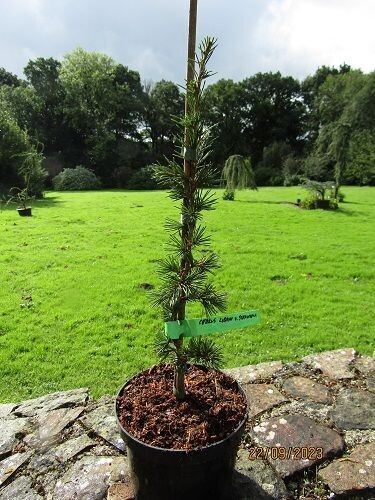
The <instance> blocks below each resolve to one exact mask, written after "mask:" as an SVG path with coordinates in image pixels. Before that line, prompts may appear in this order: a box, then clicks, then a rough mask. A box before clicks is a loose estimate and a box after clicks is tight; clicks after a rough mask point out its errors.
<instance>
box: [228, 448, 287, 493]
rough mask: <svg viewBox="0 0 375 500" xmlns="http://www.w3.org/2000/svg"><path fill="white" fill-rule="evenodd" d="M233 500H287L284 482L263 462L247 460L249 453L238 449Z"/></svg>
mask: <svg viewBox="0 0 375 500" xmlns="http://www.w3.org/2000/svg"><path fill="white" fill-rule="evenodd" d="M234 498H235V500H248V499H250V498H254V499H257V500H271V499H275V500H279V499H282V498H287V490H286V487H285V484H284V482H283V481H282V480H281V479H280V478H279V476H278V475H277V474H276V472H275V471H274V470H273V469H272V468H271V467H270V466H269V465H268V464H267V462H265V461H263V460H249V452H248V451H246V450H243V449H240V450H239V451H238V454H237V461H236V472H235V475H234Z"/></svg>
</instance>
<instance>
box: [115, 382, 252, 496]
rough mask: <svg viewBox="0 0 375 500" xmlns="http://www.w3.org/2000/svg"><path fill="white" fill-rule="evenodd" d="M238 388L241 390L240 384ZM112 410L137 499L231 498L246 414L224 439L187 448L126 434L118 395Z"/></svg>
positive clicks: (120, 393) (119, 394)
mask: <svg viewBox="0 0 375 500" xmlns="http://www.w3.org/2000/svg"><path fill="white" fill-rule="evenodd" d="M129 382H130V381H129ZM129 382H127V383H126V384H125V385H124V386H123V387H122V388H121V389H120V391H119V393H118V395H117V397H119V396H121V395H122V393H123V391H124V389H125V387H126V385H127V384H128V383H129ZM239 389H240V391H241V392H242V393H243V390H242V388H241V387H240V386H239ZM245 397H246V396H245ZM115 413H116V419H117V424H118V427H119V430H120V434H121V437H122V439H123V440H124V442H125V444H126V449H127V454H128V458H129V465H130V471H131V476H132V481H133V486H134V491H135V498H136V500H209V499H214V500H230V499H231V498H232V494H231V490H232V476H233V470H234V464H235V461H236V454H237V450H238V447H239V444H240V441H241V437H242V434H243V431H244V428H245V424H246V421H247V414H246V415H245V417H244V419H243V420H242V422H241V423H240V424H239V426H238V427H237V428H236V429H235V431H234V432H233V433H232V434H230V435H229V436H228V437H227V438H226V439H224V440H222V441H218V442H217V443H214V444H211V445H209V446H206V447H204V448H200V449H196V450H190V451H187V450H174V449H165V448H158V447H156V446H150V445H148V444H145V443H143V442H142V441H139V440H138V439H137V438H135V437H134V436H132V435H131V434H129V433H128V432H127V431H126V430H125V429H124V428H123V427H122V425H121V423H120V421H119V419H118V414H117V398H116V402H115Z"/></svg>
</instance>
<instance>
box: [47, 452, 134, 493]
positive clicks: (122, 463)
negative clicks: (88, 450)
mask: <svg viewBox="0 0 375 500" xmlns="http://www.w3.org/2000/svg"><path fill="white" fill-rule="evenodd" d="M128 477H129V476H128V465H127V462H126V460H125V459H124V457H91V456H88V457H84V458H83V459H82V460H79V461H78V462H75V463H74V464H73V465H72V466H71V467H70V468H69V469H68V470H67V471H66V473H65V474H64V475H63V476H62V478H61V479H59V480H58V481H57V483H56V486H55V490H54V496H53V498H58V499H59V500H73V499H77V500H101V499H102V498H103V497H104V495H105V494H106V493H107V490H108V488H109V486H110V485H111V484H113V483H115V482H118V481H122V480H125V479H127V478H128Z"/></svg>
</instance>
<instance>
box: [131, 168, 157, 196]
mask: <svg viewBox="0 0 375 500" xmlns="http://www.w3.org/2000/svg"><path fill="white" fill-rule="evenodd" d="M128 188H129V189H144V190H146V191H148V190H153V189H158V185H157V182H156V180H155V179H154V167H153V166H152V165H148V166H147V167H142V168H141V169H139V170H137V171H136V172H134V174H133V175H132V177H131V178H130V180H129V184H128Z"/></svg>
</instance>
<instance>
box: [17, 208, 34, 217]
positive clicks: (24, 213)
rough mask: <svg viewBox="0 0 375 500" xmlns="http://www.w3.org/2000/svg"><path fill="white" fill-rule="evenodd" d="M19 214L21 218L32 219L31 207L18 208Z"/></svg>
mask: <svg viewBox="0 0 375 500" xmlns="http://www.w3.org/2000/svg"><path fill="white" fill-rule="evenodd" d="M17 212H18V213H19V215H20V216H21V217H31V215H32V214H31V207H26V208H17Z"/></svg>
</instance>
